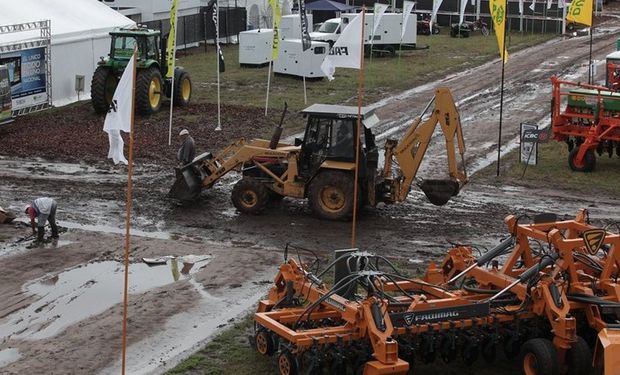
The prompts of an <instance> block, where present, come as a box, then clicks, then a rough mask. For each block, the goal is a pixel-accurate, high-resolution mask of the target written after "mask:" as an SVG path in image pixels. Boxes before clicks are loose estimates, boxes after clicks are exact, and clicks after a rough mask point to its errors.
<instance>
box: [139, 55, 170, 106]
mask: <svg viewBox="0 0 620 375" xmlns="http://www.w3.org/2000/svg"><path fill="white" fill-rule="evenodd" d="M163 89H164V88H163V85H162V79H161V73H160V72H159V70H158V69H157V68H156V67H151V68H148V69H140V70H138V77H137V79H136V109H137V110H138V112H139V113H141V114H143V115H150V114H153V113H157V112H159V108H161V96H162V93H163Z"/></svg>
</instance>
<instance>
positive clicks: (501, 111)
mask: <svg viewBox="0 0 620 375" xmlns="http://www.w3.org/2000/svg"><path fill="white" fill-rule="evenodd" d="M507 5H508V2H506V6H504V46H503V47H502V54H501V56H500V59H501V60H502V84H501V88H500V94H499V133H498V136H497V176H498V177H499V166H500V159H501V149H502V120H503V117H504V70H505V69H504V68H505V67H506V30H507V29H508V27H506V24H507V23H508V6H507Z"/></svg>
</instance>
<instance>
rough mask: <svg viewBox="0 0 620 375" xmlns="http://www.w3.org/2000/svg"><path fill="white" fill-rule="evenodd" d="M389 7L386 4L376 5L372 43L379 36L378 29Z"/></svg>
mask: <svg viewBox="0 0 620 375" xmlns="http://www.w3.org/2000/svg"><path fill="white" fill-rule="evenodd" d="M387 8H388V6H387V5H386V4H379V3H375V7H374V8H373V11H372V12H373V14H374V17H373V19H372V23H373V27H372V39H371V42H374V40H375V35H377V28H378V27H379V23H380V22H381V17H383V13H385V11H386V10H387Z"/></svg>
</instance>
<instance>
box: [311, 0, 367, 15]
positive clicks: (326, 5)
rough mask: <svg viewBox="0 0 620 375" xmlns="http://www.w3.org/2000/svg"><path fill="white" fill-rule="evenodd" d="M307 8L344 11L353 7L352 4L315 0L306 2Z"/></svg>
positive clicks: (330, 0)
mask: <svg viewBox="0 0 620 375" xmlns="http://www.w3.org/2000/svg"><path fill="white" fill-rule="evenodd" d="M306 9H307V10H329V11H334V12H344V11H347V10H351V9H355V7H354V6H351V5H346V4H343V3H339V2H337V1H332V0H317V1H313V2H311V3H307V4H306Z"/></svg>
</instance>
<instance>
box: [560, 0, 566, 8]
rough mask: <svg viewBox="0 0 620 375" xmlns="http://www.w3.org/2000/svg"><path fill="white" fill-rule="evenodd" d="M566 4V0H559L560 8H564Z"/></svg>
mask: <svg viewBox="0 0 620 375" xmlns="http://www.w3.org/2000/svg"><path fill="white" fill-rule="evenodd" d="M565 6H566V3H565V2H564V0H558V8H564V7H565Z"/></svg>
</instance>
